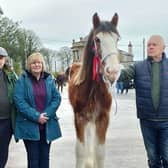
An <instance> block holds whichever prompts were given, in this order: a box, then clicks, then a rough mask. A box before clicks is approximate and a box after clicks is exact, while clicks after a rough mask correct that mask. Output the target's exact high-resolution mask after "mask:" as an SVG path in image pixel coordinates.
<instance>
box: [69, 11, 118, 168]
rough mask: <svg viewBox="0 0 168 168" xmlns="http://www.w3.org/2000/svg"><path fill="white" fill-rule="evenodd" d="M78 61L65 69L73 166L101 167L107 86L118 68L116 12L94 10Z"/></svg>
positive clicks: (108, 101)
mask: <svg viewBox="0 0 168 168" xmlns="http://www.w3.org/2000/svg"><path fill="white" fill-rule="evenodd" d="M92 22H93V29H92V30H91V32H90V34H89V36H88V40H87V44H86V46H85V48H84V52H83V55H82V61H81V63H73V64H72V65H71V67H70V68H69V69H68V74H69V76H68V78H69V79H68V95H69V100H70V104H71V105H72V108H73V112H74V124H75V130H76V137H77V140H76V168H103V167H104V158H105V141H106V132H107V128H108V125H109V113H110V110H111V104H112V95H111V91H110V90H109V88H110V86H111V85H112V84H113V83H114V82H115V81H116V80H117V76H118V75H119V72H120V64H119V63H120V62H119V58H118V49H117V41H118V39H119V37H120V35H119V33H118V31H117V24H118V14H117V13H115V14H114V16H113V17H112V19H111V21H101V20H100V18H99V16H98V14H97V13H95V14H94V15H93V18H92Z"/></svg>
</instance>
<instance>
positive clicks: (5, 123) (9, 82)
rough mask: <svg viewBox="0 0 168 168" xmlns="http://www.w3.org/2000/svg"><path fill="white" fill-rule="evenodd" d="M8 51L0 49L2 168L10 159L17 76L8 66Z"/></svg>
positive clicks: (0, 160) (0, 154)
mask: <svg viewBox="0 0 168 168" xmlns="http://www.w3.org/2000/svg"><path fill="white" fill-rule="evenodd" d="M7 56H8V54H7V51H6V50H5V49H4V48H2V47H0V168H4V167H5V165H6V162H7V159H8V147H9V143H10V140H11V137H12V133H13V131H12V127H14V114H15V108H14V105H13V88H14V84H15V82H16V80H17V77H16V74H15V73H14V72H13V71H12V70H11V69H10V67H9V66H7V64H6V61H7Z"/></svg>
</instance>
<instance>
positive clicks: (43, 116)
mask: <svg viewBox="0 0 168 168" xmlns="http://www.w3.org/2000/svg"><path fill="white" fill-rule="evenodd" d="M46 115H47V114H46V113H41V114H40V117H39V119H38V122H39V123H40V124H45V123H46V122H47V120H48V117H47V116H46Z"/></svg>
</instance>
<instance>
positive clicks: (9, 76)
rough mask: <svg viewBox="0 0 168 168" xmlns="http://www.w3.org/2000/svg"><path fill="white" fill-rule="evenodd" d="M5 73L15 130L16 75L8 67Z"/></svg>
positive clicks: (5, 68)
mask: <svg viewBox="0 0 168 168" xmlns="http://www.w3.org/2000/svg"><path fill="white" fill-rule="evenodd" d="M4 72H5V76H6V80H7V90H8V98H9V101H10V104H11V121H12V128H13V130H14V128H15V118H16V108H15V105H14V101H13V91H14V86H15V83H16V81H17V75H16V73H15V72H14V71H13V70H11V69H10V68H8V67H6V66H5V67H4Z"/></svg>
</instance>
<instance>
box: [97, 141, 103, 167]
mask: <svg viewBox="0 0 168 168" xmlns="http://www.w3.org/2000/svg"><path fill="white" fill-rule="evenodd" d="M95 155H96V162H95V163H96V166H95V167H96V168H104V159H105V144H97V146H96V152H95Z"/></svg>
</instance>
